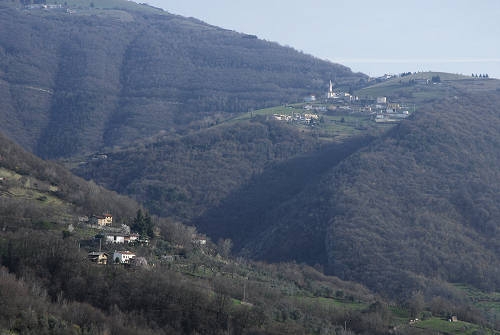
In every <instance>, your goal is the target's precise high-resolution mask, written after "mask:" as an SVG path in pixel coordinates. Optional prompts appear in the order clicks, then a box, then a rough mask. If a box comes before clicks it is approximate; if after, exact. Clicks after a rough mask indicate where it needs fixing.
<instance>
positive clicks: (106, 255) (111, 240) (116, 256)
mask: <svg viewBox="0 0 500 335" xmlns="http://www.w3.org/2000/svg"><path fill="white" fill-rule="evenodd" d="M78 220H79V223H80V224H81V225H82V224H83V227H86V228H92V229H99V230H101V232H100V233H99V234H97V235H96V236H95V238H94V239H91V240H82V241H80V242H81V243H84V244H87V245H88V246H92V247H95V246H96V243H97V244H98V245H99V249H98V250H99V251H92V252H89V253H88V259H89V261H91V262H93V263H96V264H99V265H106V264H125V265H134V266H147V265H148V264H147V261H146V259H145V258H144V257H137V256H136V254H135V253H134V252H132V251H128V250H122V251H116V250H115V251H114V252H104V251H101V247H102V243H105V244H107V245H108V248H109V245H115V246H117V245H120V244H121V245H124V246H126V245H148V244H149V240H148V239H146V238H143V237H141V236H140V235H139V234H137V233H132V232H131V231H130V227H129V226H127V225H124V224H122V225H118V224H116V223H115V224H114V225H113V216H112V215H111V214H109V213H105V214H103V215H92V216H90V217H87V216H84V217H79V218H78ZM97 240H98V241H97ZM207 241H208V239H207V236H206V235H204V234H198V233H193V234H192V235H191V243H192V244H193V245H194V246H198V247H201V248H203V247H205V246H206V245H207ZM174 247H178V248H182V246H180V245H179V246H177V245H176V246H174ZM125 248H127V249H130V247H125ZM132 249H133V248H132ZM94 250H95V249H94ZM177 257H178V256H175V255H165V257H162V260H163V261H166V262H171V261H174V260H175V259H176V258H177Z"/></svg>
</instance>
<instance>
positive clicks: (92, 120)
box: [0, 0, 366, 158]
mask: <svg viewBox="0 0 500 335" xmlns="http://www.w3.org/2000/svg"><path fill="white" fill-rule="evenodd" d="M64 3H65V5H63V8H62V9H53V10H40V9H24V7H23V6H21V4H20V3H18V2H17V1H15V2H12V1H2V2H0V25H1V27H2V29H0V104H1V105H2V110H1V111H0V131H3V132H4V133H5V134H7V135H8V136H9V137H11V138H13V139H14V140H15V141H17V142H18V143H20V144H21V145H23V146H24V147H25V148H27V149H28V150H30V151H32V152H34V153H36V154H38V155H40V156H42V157H50V158H54V157H62V156H71V155H74V154H80V153H87V152H95V151H99V150H100V149H102V148H103V147H108V148H109V147H113V146H116V145H123V144H125V143H130V142H131V141H133V140H136V139H144V138H148V137H150V136H152V135H156V134H158V133H160V132H164V133H168V134H172V133H176V132H183V131H187V130H189V129H199V128H201V127H206V126H207V125H211V124H214V123H216V122H217V120H218V119H221V120H222V119H224V118H227V117H228V116H230V115H233V114H237V113H241V112H248V110H249V109H252V108H259V107H263V106H273V105H277V104H280V103H283V102H290V101H296V100H298V99H302V97H303V96H304V95H306V94H309V93H315V92H323V91H324V90H325V89H326V83H327V82H328V80H330V79H335V82H336V84H338V85H344V86H347V87H350V86H352V87H353V88H355V87H357V86H358V85H359V83H360V82H362V81H364V80H365V78H366V76H365V75H362V74H353V73H352V72H351V71H350V70H349V69H348V68H346V67H344V66H341V65H337V64H332V63H329V62H326V61H321V60H318V59H316V58H314V57H312V56H309V55H305V54H302V53H299V52H297V51H296V50H294V49H292V48H288V47H282V46H279V45H278V44H276V43H271V42H267V41H263V40H259V39H256V38H253V37H252V38H250V37H249V36H248V35H245V34H240V33H236V32H233V31H228V30H224V29H220V28H217V27H214V26H210V25H207V24H205V23H203V22H200V21H198V20H195V19H191V18H184V17H180V16H176V15H171V14H169V13H167V12H164V11H162V10H159V9H153V8H151V7H148V6H145V5H136V4H133V3H132V2H128V1H117V0H106V1H104V0H103V1H94V2H92V3H91V1H76V0H75V1H65V2H64ZM91 5H92V6H91ZM66 9H67V10H68V11H66ZM13 32H15V33H13Z"/></svg>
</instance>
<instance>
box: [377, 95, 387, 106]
mask: <svg viewBox="0 0 500 335" xmlns="http://www.w3.org/2000/svg"><path fill="white" fill-rule="evenodd" d="M377 103H378V104H386V103H387V97H378V98H377Z"/></svg>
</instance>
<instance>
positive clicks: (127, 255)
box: [88, 250, 147, 265]
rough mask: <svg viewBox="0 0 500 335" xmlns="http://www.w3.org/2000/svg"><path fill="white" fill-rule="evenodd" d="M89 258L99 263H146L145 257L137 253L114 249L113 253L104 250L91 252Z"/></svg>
mask: <svg viewBox="0 0 500 335" xmlns="http://www.w3.org/2000/svg"><path fill="white" fill-rule="evenodd" d="M88 259H89V261H91V262H94V263H96V264H99V265H106V264H111V263H115V264H135V263H137V265H144V261H145V259H143V257H136V254H135V253H133V252H131V251H126V250H125V251H114V252H113V253H112V254H111V253H108V252H102V251H94V252H89V254H88ZM146 265H147V261H146Z"/></svg>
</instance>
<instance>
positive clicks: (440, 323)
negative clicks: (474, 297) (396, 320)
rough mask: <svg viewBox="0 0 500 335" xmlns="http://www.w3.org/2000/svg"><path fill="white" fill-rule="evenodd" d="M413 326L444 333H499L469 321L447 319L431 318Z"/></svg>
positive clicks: (468, 334) (457, 334)
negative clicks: (450, 320)
mask: <svg viewBox="0 0 500 335" xmlns="http://www.w3.org/2000/svg"><path fill="white" fill-rule="evenodd" d="M411 327H415V328H419V329H425V330H432V331H435V332H439V333H442V334H450V335H451V334H453V335H454V334H456V335H459V334H460V335H475V334H499V333H498V332H495V331H493V330H491V329H484V328H481V327H480V326H478V325H476V324H472V323H468V322H463V321H457V322H449V321H448V320H445V319H440V318H431V319H428V320H423V321H418V322H417V323H415V324H413V325H412V326H411Z"/></svg>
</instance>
